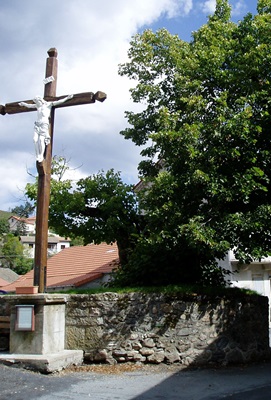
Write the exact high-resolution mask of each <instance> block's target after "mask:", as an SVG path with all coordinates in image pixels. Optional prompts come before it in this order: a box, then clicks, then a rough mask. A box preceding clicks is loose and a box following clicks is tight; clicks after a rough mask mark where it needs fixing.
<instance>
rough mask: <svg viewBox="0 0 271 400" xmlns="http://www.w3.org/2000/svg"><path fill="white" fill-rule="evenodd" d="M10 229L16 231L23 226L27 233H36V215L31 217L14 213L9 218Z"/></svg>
mask: <svg viewBox="0 0 271 400" xmlns="http://www.w3.org/2000/svg"><path fill="white" fill-rule="evenodd" d="M8 223H9V229H10V231H11V232H16V231H18V230H20V229H21V227H22V226H23V230H24V232H25V234H26V235H31V234H35V230H36V217H30V218H20V217H17V216H16V215H12V216H11V217H9V219H8Z"/></svg>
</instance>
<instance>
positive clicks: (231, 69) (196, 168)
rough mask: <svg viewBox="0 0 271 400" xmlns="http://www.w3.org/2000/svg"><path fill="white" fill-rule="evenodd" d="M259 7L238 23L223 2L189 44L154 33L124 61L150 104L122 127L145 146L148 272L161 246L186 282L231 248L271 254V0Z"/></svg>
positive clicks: (138, 96) (137, 39) (138, 97)
mask: <svg viewBox="0 0 271 400" xmlns="http://www.w3.org/2000/svg"><path fill="white" fill-rule="evenodd" d="M258 12H259V14H257V15H255V16H252V15H251V14H248V15H246V16H245V17H244V19H243V20H242V21H241V22H239V23H238V24H235V23H233V22H231V20H230V7H229V4H228V1H226V0H217V6H216V11H215V13H214V15H212V16H210V17H209V20H208V22H207V24H205V25H203V26H202V27H201V28H200V29H199V30H198V31H196V32H194V33H193V39H192V41H191V42H190V43H187V42H184V41H182V40H181V39H180V38H179V37H178V36H174V35H171V34H170V33H169V32H168V31H166V30H165V29H161V30H159V31H158V32H156V33H154V32H152V31H150V30H147V31H145V32H143V33H142V34H138V35H135V36H134V37H133V39H132V41H131V46H130V50H129V53H128V56H129V61H128V62H127V63H125V64H122V65H121V66H120V69H119V72H120V75H122V76H127V77H129V78H130V79H132V80H135V81H136V85H135V87H134V88H133V89H131V96H132V98H133V101H134V102H136V103H143V104H145V109H144V110H143V111H141V112H138V113H135V112H131V111H130V112H127V113H126V117H127V119H128V122H129V127H128V128H127V129H125V130H124V131H123V132H122V134H123V136H124V137H125V138H126V139H131V140H132V141H133V142H134V143H135V144H136V145H143V144H144V145H145V146H146V148H145V149H144V150H143V152H142V155H143V156H144V157H145V158H146V160H144V162H142V163H141V164H140V172H141V175H142V180H143V182H145V187H146V188H147V189H146V190H145V191H143V192H144V193H141V197H142V199H141V207H142V208H143V209H144V211H145V213H146V219H147V230H146V231H145V236H144V237H142V238H141V245H140V249H141V251H140V252H139V254H138V255H140V256H141V258H142V257H143V254H144V257H147V258H148V259H149V261H146V260H144V261H143V264H145V272H146V265H150V268H151V267H153V268H154V269H155V267H154V266H153V264H152V263H151V260H153V259H154V258H155V254H158V253H159V254H160V255H161V254H162V255H163V256H164V257H158V258H160V260H162V262H161V263H159V259H158V262H157V261H156V266H158V264H159V265H160V267H161V268H163V265H164V275H165V276H166V275H167V274H166V270H167V271H168V274H173V275H174V276H177V279H180V280H182V279H183V278H182V277H184V279H188V280H192V279H197V278H199V277H201V278H203V271H204V270H205V268H206V267H208V265H209V266H210V265H212V268H215V267H214V265H215V264H214V263H215V260H216V259H217V258H223V256H224V255H225V253H226V251H227V250H228V249H229V248H233V249H234V250H235V254H236V256H237V258H238V259H239V260H240V261H241V262H249V261H252V260H255V259H261V258H262V257H264V256H266V255H268V254H270V253H271V229H270V212H271V190H270V189H271V187H270V178H271V152H270V126H271V117H270V113H271V101H270V98H271V97H270V94H271V88H270V79H271V76H270V75H271V48H270V43H271V33H270V32H271V29H270V28H271V14H270V1H267V0H266V1H264V0H262V1H259V2H258ZM157 157H158V159H159V162H157ZM161 166H162V168H161ZM157 248H159V252H158V253H157ZM142 249H143V250H142ZM151 254H153V255H154V256H153V255H151ZM148 256H149V257H148ZM167 256H169V258H168V257H167ZM167 260H170V262H167ZM146 262H147V264H146ZM169 264H170V267H169ZM186 267H187V268H186ZM135 268H136V267H135ZM177 270H178V271H182V272H178V273H176V272H175V273H174V271H177ZM189 270H190V271H191V273H189V272H188V271H189ZM145 272H144V273H145ZM199 272H200V273H199ZM187 273H188V274H189V275H190V276H189V277H187V278H186V277H185V275H186V274H187ZM196 277H197V278H196ZM201 278H200V279H201ZM169 279H172V278H169ZM173 279H174V278H173ZM162 280H163V278H162Z"/></svg>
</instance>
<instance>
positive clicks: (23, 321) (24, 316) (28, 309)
mask: <svg viewBox="0 0 271 400" xmlns="http://www.w3.org/2000/svg"><path fill="white" fill-rule="evenodd" d="M34 330H35V315H34V306H32V305H19V306H16V321H15V331H34Z"/></svg>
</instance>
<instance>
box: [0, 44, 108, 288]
mask: <svg viewBox="0 0 271 400" xmlns="http://www.w3.org/2000/svg"><path fill="white" fill-rule="evenodd" d="M48 55H49V57H48V58H47V62H46V71H45V80H44V83H45V89H44V99H43V100H45V103H46V102H48V104H49V105H50V116H49V119H48V123H49V127H48V133H49V136H50V138H49V140H48V141H47V142H46V147H45V151H44V154H42V157H41V158H42V160H38V158H37V160H38V161H37V171H38V197H37V217H36V237H35V258H34V282H33V283H34V286H38V287H39V293H43V292H44V291H45V289H46V269H47V247H48V217H49V204H50V180H51V164H52V147H53V133H54V117H55V108H60V107H69V106H76V105H81V104H91V103H95V101H96V100H97V101H100V102H103V101H104V100H105V99H106V94H105V93H103V92H100V91H99V92H96V93H95V94H94V93H92V92H87V93H78V94H74V95H70V96H60V97H57V96H56V84H57V66H58V60H57V50H56V49H55V48H51V49H49V50H48ZM36 102H37V100H35V99H34V100H25V101H18V102H14V103H8V104H5V105H0V114H2V115H5V114H17V113H22V112H28V111H35V110H36V111H37V109H38V106H37V105H36ZM47 108H48V109H49V107H47ZM38 120H39V118H38ZM35 126H36V123H35ZM35 129H36V128H35Z"/></svg>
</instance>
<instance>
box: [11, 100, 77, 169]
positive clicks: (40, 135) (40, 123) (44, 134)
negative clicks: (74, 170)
mask: <svg viewBox="0 0 271 400" xmlns="http://www.w3.org/2000/svg"><path fill="white" fill-rule="evenodd" d="M72 97H73V95H72V94H71V95H69V96H67V97H64V99H61V100H57V101H50V102H49V101H46V100H44V99H43V98H42V97H40V96H36V97H35V98H34V99H33V101H34V104H28V103H24V102H23V101H22V102H20V103H19V106H22V107H27V108H36V109H37V114H38V118H37V120H36V121H35V124H34V137H33V139H34V144H35V151H36V160H37V161H38V162H42V161H43V159H44V152H45V149H46V146H47V145H48V144H49V143H50V133H49V118H50V115H51V109H52V107H54V106H57V105H59V104H62V103H65V101H67V100H70V99H71V98H72Z"/></svg>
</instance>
